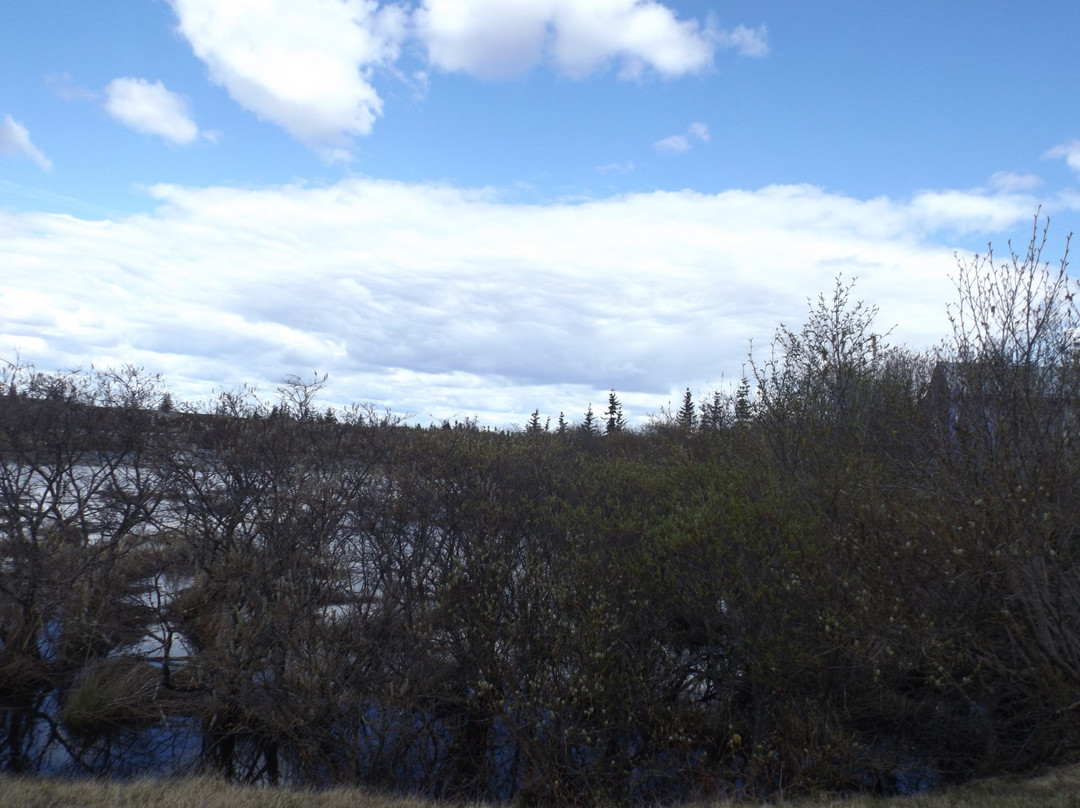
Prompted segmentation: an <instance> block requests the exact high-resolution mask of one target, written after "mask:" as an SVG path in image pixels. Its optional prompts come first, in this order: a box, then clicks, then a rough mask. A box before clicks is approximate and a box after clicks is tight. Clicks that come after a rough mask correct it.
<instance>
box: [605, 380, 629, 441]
mask: <svg viewBox="0 0 1080 808" xmlns="http://www.w3.org/2000/svg"><path fill="white" fill-rule="evenodd" d="M625 428H626V418H625V417H623V411H622V402H620V401H619V397H618V396H617V395H615V391H614V390H612V391H611V395H609V396H608V409H607V429H606V432H607V434H609V435H610V434H611V433H612V432H622V431H623V430H624V429H625Z"/></svg>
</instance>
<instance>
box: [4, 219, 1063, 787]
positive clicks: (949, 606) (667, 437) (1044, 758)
mask: <svg viewBox="0 0 1080 808" xmlns="http://www.w3.org/2000/svg"><path fill="white" fill-rule="evenodd" d="M1038 224H1039V223H1038V221H1037V222H1036V228H1035V230H1034V231H1033V236H1032V239H1031V241H1030V243H1029V244H1028V247H1027V249H1026V250H1025V251H1021V252H1020V253H1012V254H1010V256H1009V257H1008V258H1007V259H1006V260H1004V261H997V260H996V259H995V258H994V256H993V255H992V254H987V255H984V256H977V257H975V258H974V259H972V260H970V261H961V262H960V264H959V269H958V274H957V278H956V280H957V288H958V292H959V295H958V296H959V300H958V302H957V303H956V304H955V305H954V306H952V307H951V308H950V315H951V319H952V322H953V334H952V335H951V337H950V338H948V339H947V340H945V341H944V342H943V343H942V344H941V346H940V347H939V348H938V349H937V350H935V351H933V352H932V353H926V354H917V353H913V352H911V351H909V350H906V349H904V348H899V347H894V346H891V345H889V344H888V334H887V333H879V332H878V331H877V330H876V326H875V322H874V320H875V314H876V311H875V309H874V308H873V307H872V306H868V305H865V304H863V303H859V302H857V301H855V300H853V299H852V287H851V285H850V284H848V285H845V284H844V283H843V282H842V281H840V280H838V281H837V284H836V287H835V289H833V290H832V292H831V293H830V294H827V295H822V296H821V297H819V298H818V299H817V300H816V301H815V302H812V304H811V306H810V309H809V312H808V317H807V321H806V323H805V324H804V325H803V326H802V327H800V328H797V329H792V328H788V327H786V326H781V327H780V328H779V329H778V331H777V333H776V338H775V340H774V343H773V345H772V349H771V351H770V353H769V354H768V356H767V357H764V358H762V357H760V356H756V355H755V356H752V357H751V359H750V361H749V364H748V374H747V377H746V378H744V379H743V380H742V381H741V383H740V384H739V385H738V387H737V389H735V390H734V391H733V392H730V393H728V392H723V391H718V392H715V393H713V394H711V395H709V396H707V397H705V400H703V401H702V402H699V403H695V402H694V400H693V396H692V394H691V392H690V391H687V394H686V396H685V397H684V400H683V401H682V405H681V406H680V407H679V408H678V409H677V410H675V411H673V412H670V413H667V412H664V411H661V413H660V414H659V415H658V416H657V417H656V418H654V419H653V421H652V423H651V424H650V425H648V426H647V427H644V428H631V427H630V426H629V425H628V424H627V422H626V419H625V418H624V417H623V415H622V411H621V404H620V402H619V398H618V395H617V394H616V392H615V391H612V393H611V396H610V398H609V402H608V409H607V411H606V413H602V414H596V413H594V412H593V410H592V406H591V405H589V409H588V411H587V416H586V419H585V421H584V422H581V423H572V422H569V421H568V420H567V419H566V418H565V416H564V415H563V414H562V413H560V414H559V416H558V421H557V424H558V426H557V427H555V428H553V427H552V426H551V420H550V418H545V419H544V420H543V421H542V420H541V417H540V413H539V412H538V411H537V412H535V413H534V414H533V417H532V419H531V420H530V421H529V423H528V424H527V425H526V427H525V428H524V429H522V430H520V431H499V430H491V429H484V428H480V427H479V426H478V425H477V424H476V423H475V422H473V421H466V422H465V423H458V424H449V423H445V424H443V425H441V426H439V427H435V428H419V427H414V426H409V425H407V424H406V423H404V422H403V421H401V420H400V419H397V418H395V417H393V416H392V415H391V414H389V413H380V412H378V411H376V410H374V409H371V408H365V407H353V408H351V409H347V410H343V411H333V410H330V409H323V408H321V407H320V406H319V405H318V402H317V399H318V393H319V389H320V386H321V384H322V382H323V381H324V380H323V379H320V378H314V379H311V380H310V381H305V380H302V379H298V378H292V379H289V380H287V381H286V383H285V384H283V385H282V387H281V389H280V390H279V391H278V395H277V397H276V398H275V399H274V400H273V401H272V402H268V401H263V400H262V399H261V398H260V397H259V396H258V395H256V393H255V392H253V391H250V390H240V391H235V392H230V393H225V394H222V395H220V396H219V397H218V398H217V399H216V400H215V401H214V402H213V404H212V405H210V406H204V407H189V406H186V405H184V404H182V403H179V404H178V403H176V402H174V401H173V399H172V397H171V396H170V395H169V394H168V392H167V390H166V388H165V387H164V384H163V382H162V381H161V380H160V379H158V378H156V377H152V376H149V375H148V374H146V373H144V372H142V371H140V370H138V369H133V368H123V369H119V370H116V369H113V370H96V371H91V372H70V373H51V372H50V373H45V372H39V371H37V370H35V369H34V368H32V367H30V366H29V365H27V364H24V363H21V362H18V361H16V362H13V363H10V364H8V365H7V366H6V368H5V369H4V370H3V374H2V380H0V381H2V389H0V769H2V770H6V771H7V772H9V773H15V774H20V773H42V772H49V773H57V772H59V773H67V774H90V775H99V776H113V777H121V776H130V775H144V774H153V775H175V774H187V773H207V774H212V775H217V776H222V777H225V778H228V779H231V780H236V781H241V782H252V783H267V784H279V783H280V784H287V785H290V786H296V787H315V788H329V787H331V786H343V785H344V786H347V785H363V786H365V787H368V788H372V789H376V790H382V791H387V792H395V793H409V794H418V795H423V796H427V797H432V798H437V799H445V800H449V801H453V802H458V803H460V802H467V801H477V800H505V799H514V800H516V801H520V802H522V803H528V804H541V803H543V804H554V803H559V804H563V803H565V804H598V803H607V802H618V803H626V802H649V803H652V802H656V801H665V802H670V801H693V800H698V799H711V798H714V797H718V798H723V797H740V796H751V797H760V796H770V795H778V794H784V795H791V794H796V793H799V792H823V791H835V792H852V791H878V792H886V793H889V792H912V791H918V790H922V789H924V788H928V787H932V786H937V785H945V784H948V783H952V782H960V781H965V780H969V779H971V778H973V777H979V776H984V775H987V774H990V773H1001V772H1027V771H1031V770H1033V769H1035V768H1036V767H1038V766H1042V765H1047V764H1055V763H1065V762H1070V761H1075V760H1076V759H1077V755H1078V753H1080V632H1078V631H1077V627H1078V626H1080V529H1078V528H1080V526H1078V524H1077V520H1078V516H1080V434H1078V430H1080V422H1078V419H1077V402H1080V350H1078V343H1077V339H1076V337H1077V333H1078V332H1077V330H1076V329H1077V327H1078V326H1080V318H1078V311H1077V307H1076V304H1075V302H1074V295H1075V293H1076V291H1077V289H1076V286H1075V284H1074V283H1073V282H1072V281H1071V280H1070V278H1069V277H1068V275H1067V272H1066V268H1067V262H1066V258H1067V254H1068V245H1067V243H1066V249H1065V256H1066V258H1062V260H1061V262H1060V264H1059V265H1057V266H1056V267H1051V266H1050V265H1049V264H1048V263H1046V262H1044V261H1043V258H1042V250H1043V245H1044V244H1045V241H1046V232H1045V230H1042V231H1040V230H1039V227H1038Z"/></svg>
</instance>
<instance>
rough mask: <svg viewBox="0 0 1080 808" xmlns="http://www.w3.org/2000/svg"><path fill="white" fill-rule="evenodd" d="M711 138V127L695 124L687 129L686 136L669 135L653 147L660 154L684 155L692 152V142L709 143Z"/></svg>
mask: <svg viewBox="0 0 1080 808" xmlns="http://www.w3.org/2000/svg"><path fill="white" fill-rule="evenodd" d="M711 138H712V135H711V134H710V133H709V127H708V126H706V125H705V124H703V123H698V122H695V123H692V124H690V126H688V127H687V129H686V134H685V135H669V136H668V137H665V138H663V139H661V140H658V141H656V143H654V144H653V147H654V148H655V149H656V150H657V151H658V152H666V153H668V154H682V153H683V152H688V151H690V147H691V143H690V141H691V140H698V141H701V142H702V143H708V142H709V140H711Z"/></svg>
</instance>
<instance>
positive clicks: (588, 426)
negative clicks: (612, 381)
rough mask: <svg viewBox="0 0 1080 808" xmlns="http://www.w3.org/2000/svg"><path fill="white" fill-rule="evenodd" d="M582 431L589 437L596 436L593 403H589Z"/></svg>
mask: <svg viewBox="0 0 1080 808" xmlns="http://www.w3.org/2000/svg"><path fill="white" fill-rule="evenodd" d="M581 431H582V432H585V433H587V434H589V435H595V434H596V414H595V413H594V412H593V408H592V402H589V408H588V409H587V410H585V420H584V421H582V422H581Z"/></svg>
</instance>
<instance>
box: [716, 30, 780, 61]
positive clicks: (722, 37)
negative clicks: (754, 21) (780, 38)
mask: <svg viewBox="0 0 1080 808" xmlns="http://www.w3.org/2000/svg"><path fill="white" fill-rule="evenodd" d="M714 36H715V37H716V41H717V43H718V44H719V45H720V47H722V48H733V49H735V50H737V51H738V52H739V53H740V54H742V55H743V56H753V57H758V58H760V57H762V56H767V55H768V54H769V32H768V29H767V28H766V27H765V26H764V25H759V26H758V27H757V28H747V27H746V26H745V25H736V26H735V27H734V28H733V29H732V30H730V31H725V30H722V29H720V30H716V31H715V34H714Z"/></svg>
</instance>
